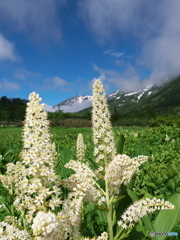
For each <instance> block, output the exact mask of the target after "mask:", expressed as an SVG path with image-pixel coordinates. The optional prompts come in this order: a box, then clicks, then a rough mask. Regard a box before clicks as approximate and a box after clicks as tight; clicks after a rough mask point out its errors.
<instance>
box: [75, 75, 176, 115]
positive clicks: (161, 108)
mask: <svg viewBox="0 0 180 240" xmlns="http://www.w3.org/2000/svg"><path fill="white" fill-rule="evenodd" d="M107 97H108V104H109V109H110V111H111V112H113V110H114V108H116V111H117V112H118V113H119V114H120V116H122V117H123V116H132V117H133V116H148V115H149V116H151V117H152V116H155V115H161V114H163V115H164V114H175V115H178V114H180V76H178V77H177V78H176V79H174V80H172V81H170V82H168V83H165V84H163V85H162V86H158V87H157V86H149V87H148V86H147V88H145V89H141V90H139V91H138V92H132V93H124V92H123V91H122V90H117V91H116V92H114V93H112V94H110V95H108V96H107ZM91 109H92V107H90V108H87V109H84V110H82V111H79V112H78V113H79V114H84V113H85V112H88V111H90V110H91Z"/></svg>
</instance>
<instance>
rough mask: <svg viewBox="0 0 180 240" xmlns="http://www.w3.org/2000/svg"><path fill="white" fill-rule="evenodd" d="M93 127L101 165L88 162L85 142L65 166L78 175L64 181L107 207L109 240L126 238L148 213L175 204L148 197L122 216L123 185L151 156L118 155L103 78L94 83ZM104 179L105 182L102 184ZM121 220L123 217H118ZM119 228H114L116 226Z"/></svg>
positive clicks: (128, 208)
mask: <svg viewBox="0 0 180 240" xmlns="http://www.w3.org/2000/svg"><path fill="white" fill-rule="evenodd" d="M92 124H93V127H92V130H93V142H94V158H95V162H96V163H97V164H98V168H97V169H96V171H93V170H92V169H91V168H90V166H89V165H88V163H87V162H86V161H85V154H84V153H83V149H84V150H85V148H83V147H82V146H83V144H81V145H79V151H78V152H79V153H81V154H80V155H78V156H81V157H78V158H77V159H78V160H79V161H74V160H71V161H70V162H69V163H68V164H66V165H65V166H66V167H67V168H71V169H72V170H74V172H75V173H74V174H73V175H71V176H70V177H69V178H68V179H65V180H64V184H65V185H66V186H67V187H68V188H70V189H71V190H72V192H75V193H76V194H77V197H80V196H81V198H83V199H84V200H86V201H88V202H90V203H91V204H92V203H96V204H99V208H98V209H100V210H101V209H105V212H106V219H107V226H108V228H107V235H108V239H109V240H121V239H125V238H126V237H127V236H128V235H129V233H130V232H131V231H132V230H133V228H134V227H135V224H136V223H137V222H138V221H140V220H141V219H142V218H143V217H144V216H145V215H147V214H148V213H153V212H155V211H156V210H160V209H170V210H171V209H174V205H172V204H171V203H169V202H167V201H164V200H163V199H156V198H152V199H150V198H145V199H141V200H139V201H136V202H134V203H133V204H131V205H130V206H129V207H127V209H125V211H124V212H123V213H122V214H121V216H117V212H116V208H115V206H116V205H117V203H118V204H121V202H120V200H121V199H122V197H123V196H121V191H120V190H121V186H122V185H127V184H128V183H130V181H131V178H132V176H133V175H134V173H136V172H138V171H139V167H140V165H141V164H142V163H143V162H145V161H147V159H148V157H147V156H138V157H135V158H130V157H129V156H127V155H125V154H118V153H117V151H116V148H115V141H114V134H113V131H112V126H111V123H110V113H109V110H108V105H107V99H106V96H105V91H104V87H103V85H102V83H101V81H100V80H96V81H95V82H94V85H93V110H92ZM102 180H103V181H104V184H99V183H100V182H102ZM118 219H119V220H118ZM115 224H116V225H118V227H116V228H114V226H115Z"/></svg>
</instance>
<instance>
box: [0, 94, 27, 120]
mask: <svg viewBox="0 0 180 240" xmlns="http://www.w3.org/2000/svg"><path fill="white" fill-rule="evenodd" d="M27 102H28V101H27V100H24V99H20V98H12V99H10V98H7V97H5V96H3V97H1V98H0V122H1V124H7V123H9V124H14V123H17V122H20V121H22V120H24V115H25V109H26V103H27Z"/></svg>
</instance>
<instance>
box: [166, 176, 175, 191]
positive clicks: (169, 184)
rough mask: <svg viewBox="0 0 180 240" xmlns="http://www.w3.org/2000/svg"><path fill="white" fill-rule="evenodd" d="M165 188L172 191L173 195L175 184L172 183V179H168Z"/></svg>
mask: <svg viewBox="0 0 180 240" xmlns="http://www.w3.org/2000/svg"><path fill="white" fill-rule="evenodd" d="M166 187H167V188H168V189H169V190H170V191H172V192H173V193H174V191H175V183H174V180H173V179H170V180H169V181H168V182H167V184H166Z"/></svg>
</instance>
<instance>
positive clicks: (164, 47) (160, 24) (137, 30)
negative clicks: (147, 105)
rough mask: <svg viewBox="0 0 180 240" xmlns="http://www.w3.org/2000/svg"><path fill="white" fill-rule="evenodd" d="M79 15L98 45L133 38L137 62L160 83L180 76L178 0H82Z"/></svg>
mask: <svg viewBox="0 0 180 240" xmlns="http://www.w3.org/2000/svg"><path fill="white" fill-rule="evenodd" d="M78 5H79V15H80V16H81V17H82V19H84V21H85V22H86V24H87V26H88V28H89V29H90V31H91V32H92V33H93V34H94V35H95V36H96V38H97V39H98V41H99V42H101V43H102V42H103V41H105V42H106V43H107V42H109V41H110V42H114V41H115V42H118V39H123V41H124V40H126V39H132V41H135V43H136V44H138V47H139V49H140V52H139V57H138V59H137V61H138V63H139V64H141V65H142V66H145V67H147V68H148V69H149V70H150V71H151V74H150V75H149V78H150V79H151V81H153V82H155V83H157V82H159V83H161V82H163V81H164V80H165V79H167V78H170V77H172V76H176V75H179V74H180V54H179V53H180V24H179V22H180V14H179V9H180V1H179V0H173V1H169V0H163V1H162V0H159V1H156V0H151V1H142V0H111V1H110V0H99V1H97V0H91V1H89V0H79V1H78Z"/></svg>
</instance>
